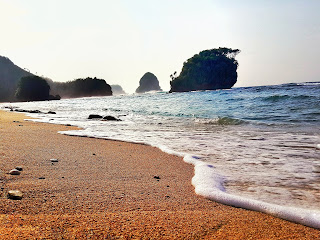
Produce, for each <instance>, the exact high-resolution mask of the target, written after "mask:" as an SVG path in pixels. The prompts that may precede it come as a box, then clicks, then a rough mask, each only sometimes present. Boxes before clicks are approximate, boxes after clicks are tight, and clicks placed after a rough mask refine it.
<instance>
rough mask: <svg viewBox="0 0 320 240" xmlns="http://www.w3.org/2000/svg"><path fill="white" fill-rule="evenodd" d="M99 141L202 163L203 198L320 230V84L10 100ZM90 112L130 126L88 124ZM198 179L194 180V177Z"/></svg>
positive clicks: (198, 172)
mask: <svg viewBox="0 0 320 240" xmlns="http://www.w3.org/2000/svg"><path fill="white" fill-rule="evenodd" d="M0 106H1V107H3V108H4V107H8V106H10V107H19V108H21V109H27V110H36V109H37V110H40V111H42V112H48V111H55V112H56V113H57V114H43V113H40V114H30V116H33V117H38V118H39V120H36V121H41V122H50V123H56V124H72V125H75V126H79V127H81V128H83V130H79V131H68V132H61V133H62V134H68V135H80V136H91V137H97V138H105V139H115V140H122V141H129V142H137V143H145V144H149V145H152V146H156V147H159V148H160V149H162V150H163V151H166V152H168V153H172V154H177V155H181V156H183V157H184V160H185V161H186V162H189V163H192V164H193V165H194V166H195V176H194V178H193V179H192V183H193V185H194V186H195V191H196V193H197V194H200V195H203V196H205V197H208V198H210V199H213V200H215V201H219V202H222V203H225V204H230V205H234V206H238V207H244V208H248V209H252V210H257V211H262V212H266V213H270V214H272V215H275V216H278V217H281V218H284V219H288V220H291V221H295V222H300V223H302V224H305V225H308V226H312V227H316V228H320V83H299V84H283V85H275V86H261V87H247V88H233V89H231V90H219V91H201V92H189V93H172V94H168V93H166V92H155V93H146V94H139V95H122V96H112V97H91V98H79V99H64V100H60V101H45V102H28V103H10V104H9V103H5V104H1V105H0ZM89 114H100V115H102V116H106V115H112V116H115V117H118V118H119V119H121V120H122V121H117V122H115V121H101V120H88V116H89ZM190 181H191V179H190Z"/></svg>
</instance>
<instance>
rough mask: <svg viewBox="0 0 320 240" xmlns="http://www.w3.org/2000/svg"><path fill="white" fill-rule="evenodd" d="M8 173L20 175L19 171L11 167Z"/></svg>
mask: <svg viewBox="0 0 320 240" xmlns="http://www.w3.org/2000/svg"><path fill="white" fill-rule="evenodd" d="M9 174H10V175H20V171H19V170H18V169H12V170H10V172H9Z"/></svg>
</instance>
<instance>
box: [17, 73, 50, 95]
mask: <svg viewBox="0 0 320 240" xmlns="http://www.w3.org/2000/svg"><path fill="white" fill-rule="evenodd" d="M49 92H50V86H49V84H48V83H47V81H46V80H45V79H43V78H41V77H38V76H34V75H33V76H27V77H22V78H21V79H20V81H19V82H18V86H17V90H16V94H15V97H16V98H17V99H18V100H19V101H43V100H48V99H50V95H49Z"/></svg>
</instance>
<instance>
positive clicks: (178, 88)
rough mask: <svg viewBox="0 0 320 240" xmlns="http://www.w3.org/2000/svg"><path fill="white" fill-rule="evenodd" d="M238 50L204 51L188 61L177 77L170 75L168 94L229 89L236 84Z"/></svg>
mask: <svg viewBox="0 0 320 240" xmlns="http://www.w3.org/2000/svg"><path fill="white" fill-rule="evenodd" d="M239 52H240V50H238V49H235V50H233V49H230V48H218V49H211V50H205V51H202V52H200V53H199V54H196V55H194V56H193V57H192V58H190V59H188V60H187V61H186V62H185V63H184V64H183V68H182V71H181V73H180V75H179V76H178V77H176V76H175V74H173V75H171V78H172V81H171V82H170V85H171V90H170V92H189V91H197V90H217V89H229V88H231V87H232V86H233V85H234V84H235V83H236V82H237V77H238V75H237V68H238V62H237V60H235V56H236V55H237V54H238V53H239Z"/></svg>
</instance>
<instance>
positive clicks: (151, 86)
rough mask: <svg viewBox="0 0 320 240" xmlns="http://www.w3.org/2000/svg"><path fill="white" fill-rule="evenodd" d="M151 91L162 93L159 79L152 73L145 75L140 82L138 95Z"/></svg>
mask: <svg viewBox="0 0 320 240" xmlns="http://www.w3.org/2000/svg"><path fill="white" fill-rule="evenodd" d="M150 91H162V89H161V88H160V85H159V81H158V78H157V77H156V76H155V75H154V74H153V73H150V72H147V73H145V74H144V75H143V76H142V78H141V79H140V81H139V87H138V88H137V90H136V93H145V92H150Z"/></svg>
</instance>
